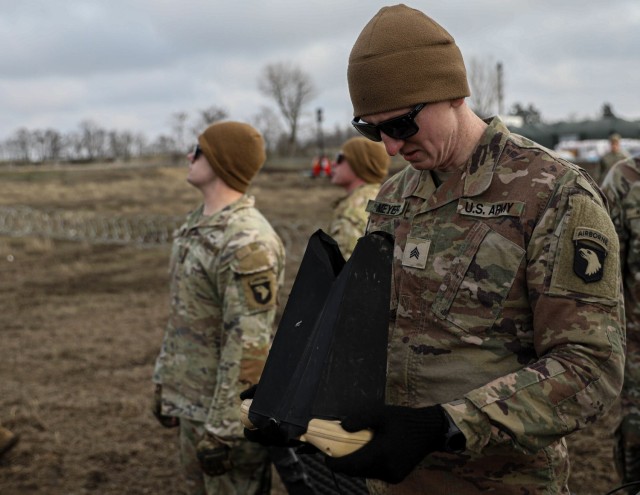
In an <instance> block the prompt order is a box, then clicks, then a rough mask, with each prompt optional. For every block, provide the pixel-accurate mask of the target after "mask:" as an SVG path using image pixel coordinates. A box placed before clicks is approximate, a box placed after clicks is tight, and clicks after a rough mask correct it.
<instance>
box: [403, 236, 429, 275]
mask: <svg viewBox="0 0 640 495" xmlns="http://www.w3.org/2000/svg"><path fill="white" fill-rule="evenodd" d="M430 247H431V241H428V240H426V239H418V238H416V237H408V238H407V244H406V245H405V247H404V254H403V255H402V266H409V267H411V268H422V269H424V267H425V266H427V257H428V256H429V248H430Z"/></svg>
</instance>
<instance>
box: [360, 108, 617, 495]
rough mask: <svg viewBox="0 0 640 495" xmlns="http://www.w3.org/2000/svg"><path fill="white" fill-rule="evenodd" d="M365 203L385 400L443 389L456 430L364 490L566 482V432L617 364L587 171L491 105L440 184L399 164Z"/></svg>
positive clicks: (604, 225) (611, 260)
mask: <svg viewBox="0 0 640 495" xmlns="http://www.w3.org/2000/svg"><path fill="white" fill-rule="evenodd" d="M367 210H368V211H369V212H370V214H371V218H370V223H369V226H368V228H367V230H368V231H375V230H383V231H387V232H390V233H392V234H393V235H394V236H395V248H394V267H393V287H392V297H391V321H390V328H389V347H388V363H387V366H388V375H387V391H386V394H387V396H386V400H387V402H388V403H392V404H398V405H404V406H410V407H422V406H428V405H432V404H442V405H443V407H444V408H445V410H446V411H447V412H448V413H449V415H450V416H451V418H452V419H453V420H454V422H455V423H456V425H457V426H458V427H459V428H460V430H461V431H462V432H463V433H464V435H465V437H466V439H467V449H466V451H465V452H463V453H461V454H450V453H443V452H438V453H434V454H431V455H429V456H427V457H426V458H425V459H424V460H423V461H422V463H421V464H420V465H419V466H418V467H417V468H416V469H415V470H414V471H413V472H412V473H411V474H410V475H409V476H408V477H407V478H406V479H405V480H404V481H403V482H402V483H401V484H400V485H394V486H393V487H392V486H391V485H386V484H384V483H382V482H378V481H370V490H371V492H372V493H374V494H386V493H393V494H405V493H425V491H428V492H429V493H430V494H433V495H435V494H439V493H456V494H461V495H465V494H471V493H479V492H480V491H484V490H488V491H494V492H495V493H500V494H511V493H513V494H516V493H517V494H522V493H528V494H542V493H545V494H549V493H563V494H564V493H568V489H567V479H568V469H569V467H568V458H567V447H566V443H565V441H564V439H563V437H564V436H565V435H567V434H568V433H571V432H573V431H575V430H577V429H579V428H582V427H584V426H586V425H588V424H590V423H592V422H593V421H595V420H596V419H597V418H598V417H599V416H601V415H602V414H603V413H604V412H605V411H606V410H607V409H608V408H609V407H610V405H611V404H612V402H613V401H614V399H615V398H616V397H617V395H618V394H619V391H620V388H621V386H622V379H623V367H624V325H623V318H624V316H623V315H624V306H623V302H622V296H621V291H620V265H619V259H618V256H619V247H618V240H617V236H616V232H615V229H614V227H613V224H612V223H611V220H610V218H609V215H608V212H607V207H606V204H605V200H604V198H603V197H602V195H601V193H600V191H599V190H598V188H597V186H596V185H595V183H594V182H593V180H592V179H591V178H590V177H589V176H588V175H587V174H586V173H585V172H584V171H583V170H582V169H580V168H578V167H577V166H575V165H573V164H571V163H569V162H566V161H564V160H561V159H559V158H557V157H556V156H554V155H553V154H552V152H550V151H549V150H546V149H545V148H542V147H540V146H539V145H537V144H535V143H533V142H531V141H529V140H527V139H525V138H522V137H520V136H518V135H515V134H511V133H510V132H509V131H508V129H507V128H506V127H505V126H504V125H503V124H502V122H501V121H500V120H499V119H497V118H496V119H493V120H492V121H491V122H490V125H489V127H488V128H487V130H486V132H485V134H484V135H483V137H482V139H481V141H480V142H479V143H478V146H477V147H476V149H475V151H474V153H473V154H472V156H471V157H470V158H469V160H468V162H467V163H466V165H465V167H464V169H462V170H460V171H459V172H458V173H454V174H453V175H452V176H450V177H449V178H448V179H447V180H446V182H444V183H442V184H441V185H440V186H439V187H437V186H436V183H435V182H434V180H433V175H432V174H431V173H430V172H429V171H422V172H421V171H417V170H415V169H413V168H412V167H407V168H406V169H405V170H404V171H402V172H401V173H399V174H397V175H395V176H394V177H392V178H391V179H390V180H389V181H387V182H386V183H385V184H383V186H382V188H381V190H380V194H379V195H378V198H377V199H376V201H372V202H370V203H369V205H368V206H367ZM427 487H428V490H427Z"/></svg>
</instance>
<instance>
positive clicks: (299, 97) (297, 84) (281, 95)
mask: <svg viewBox="0 0 640 495" xmlns="http://www.w3.org/2000/svg"><path fill="white" fill-rule="evenodd" d="M258 89H259V90H260V91H261V92H262V94H264V95H265V96H267V97H269V98H273V100H275V102H276V105H277V106H278V110H280V113H281V114H282V116H283V117H284V119H285V121H286V123H287V126H288V128H289V139H288V144H289V153H290V154H293V152H294V151H295V147H296V140H297V137H298V127H299V123H300V116H301V114H302V110H303V108H304V106H305V105H306V104H308V103H309V102H310V101H311V100H312V99H313V98H314V97H315V96H316V89H315V87H314V85H313V82H312V81H311V77H310V76H309V75H308V74H307V73H305V72H303V71H302V69H300V68H299V67H297V66H296V65H293V64H291V63H285V62H279V63H273V64H269V65H267V66H266V67H265V68H264V69H263V71H262V75H261V77H260V79H259V80H258Z"/></svg>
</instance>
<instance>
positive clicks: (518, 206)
mask: <svg viewBox="0 0 640 495" xmlns="http://www.w3.org/2000/svg"><path fill="white" fill-rule="evenodd" d="M524 206H525V203H522V202H519V201H500V202H498V203H485V202H482V201H473V200H472V199H468V198H461V199H460V200H459V201H458V213H459V214H460V215H467V216H471V217H482V218H492V217H504V216H510V217H519V216H521V215H522V213H523V212H524Z"/></svg>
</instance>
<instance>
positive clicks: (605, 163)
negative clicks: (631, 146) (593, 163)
mask: <svg viewBox="0 0 640 495" xmlns="http://www.w3.org/2000/svg"><path fill="white" fill-rule="evenodd" d="M627 158H630V156H629V153H628V152H627V151H626V150H624V149H620V151H609V152H608V153H605V154H604V155H602V158H600V183H602V181H603V180H604V177H605V175H606V174H607V172H608V171H609V170H610V169H611V167H613V165H615V164H616V163H618V162H619V161H622V160H626V159H627Z"/></svg>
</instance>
